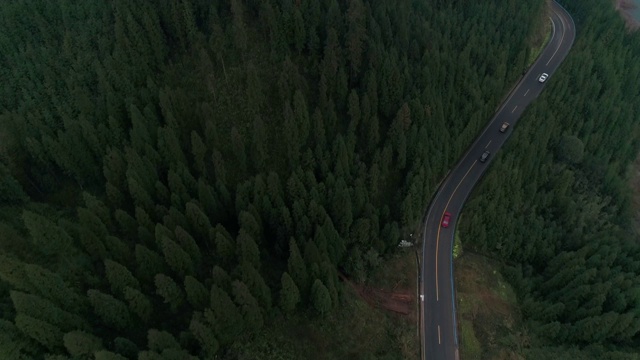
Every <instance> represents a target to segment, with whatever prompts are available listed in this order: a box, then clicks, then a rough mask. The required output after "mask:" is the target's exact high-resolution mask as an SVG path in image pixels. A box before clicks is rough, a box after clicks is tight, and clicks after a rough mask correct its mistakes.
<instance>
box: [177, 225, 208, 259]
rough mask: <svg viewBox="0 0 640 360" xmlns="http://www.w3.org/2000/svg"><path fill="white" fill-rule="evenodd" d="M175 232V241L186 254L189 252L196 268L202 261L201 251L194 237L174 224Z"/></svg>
mask: <svg viewBox="0 0 640 360" xmlns="http://www.w3.org/2000/svg"><path fill="white" fill-rule="evenodd" d="M175 234H176V242H177V243H178V244H179V245H180V247H181V248H182V249H184V250H185V252H186V253H187V254H189V256H190V257H191V259H192V260H193V263H194V264H195V266H196V268H197V267H199V266H200V263H201V262H202V253H201V252H200V247H199V246H198V244H196V241H195V239H194V238H193V237H192V236H191V235H190V234H189V233H188V232H187V231H186V230H185V229H183V228H182V227H181V226H180V225H178V226H176V229H175Z"/></svg>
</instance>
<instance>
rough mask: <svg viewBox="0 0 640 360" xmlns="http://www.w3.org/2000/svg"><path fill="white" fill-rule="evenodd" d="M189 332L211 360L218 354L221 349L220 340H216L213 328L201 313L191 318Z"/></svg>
mask: <svg viewBox="0 0 640 360" xmlns="http://www.w3.org/2000/svg"><path fill="white" fill-rule="evenodd" d="M189 330H190V331H191V333H192V334H193V336H194V337H195V338H196V340H198V343H199V344H200V347H201V348H202V350H203V351H204V354H205V355H206V356H207V357H209V358H210V357H212V356H214V355H215V353H217V352H218V349H219V348H220V344H219V343H218V339H216V335H215V334H214V332H213V330H212V329H211V327H210V326H209V325H208V324H207V323H206V321H205V320H204V319H203V318H202V314H201V313H197V312H196V313H194V314H193V316H192V317H191V323H190V324H189Z"/></svg>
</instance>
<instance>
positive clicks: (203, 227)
mask: <svg viewBox="0 0 640 360" xmlns="http://www.w3.org/2000/svg"><path fill="white" fill-rule="evenodd" d="M185 216H186V217H187V220H188V221H189V225H190V226H191V231H190V233H192V234H193V235H194V236H195V237H196V238H199V239H206V238H207V237H208V235H209V229H210V228H211V222H209V217H207V215H206V214H205V213H204V212H203V211H202V209H201V208H200V206H199V205H198V204H197V203H196V202H195V201H193V200H191V201H189V202H188V203H187V204H186V209H185Z"/></svg>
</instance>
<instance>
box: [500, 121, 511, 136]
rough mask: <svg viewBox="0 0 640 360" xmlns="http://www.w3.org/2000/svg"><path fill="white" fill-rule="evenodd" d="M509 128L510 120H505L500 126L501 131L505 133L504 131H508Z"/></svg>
mask: <svg viewBox="0 0 640 360" xmlns="http://www.w3.org/2000/svg"><path fill="white" fill-rule="evenodd" d="M508 128H509V123H508V122H503V123H502V126H500V132H501V133H503V132H505V131H507V129H508Z"/></svg>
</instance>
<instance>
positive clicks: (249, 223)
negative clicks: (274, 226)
mask: <svg viewBox="0 0 640 360" xmlns="http://www.w3.org/2000/svg"><path fill="white" fill-rule="evenodd" d="M238 223H239V225H240V228H241V229H244V230H245V231H246V232H247V234H248V235H249V236H251V238H252V239H254V240H255V241H256V242H257V243H260V242H261V241H260V240H261V238H262V236H261V235H262V229H261V226H260V223H259V222H258V220H257V219H256V217H255V216H254V215H253V214H252V213H250V212H248V211H244V210H243V211H240V214H239V215H238Z"/></svg>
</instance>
